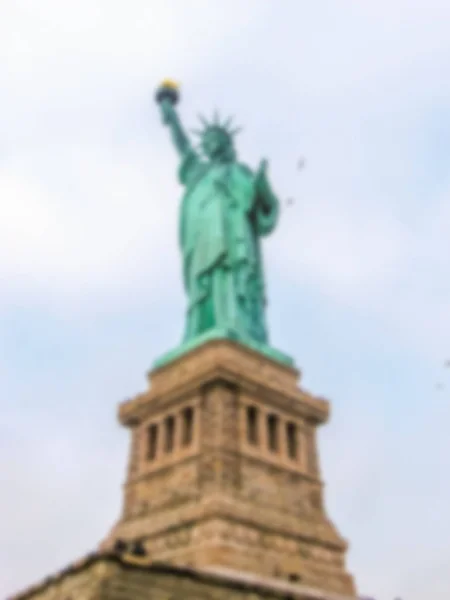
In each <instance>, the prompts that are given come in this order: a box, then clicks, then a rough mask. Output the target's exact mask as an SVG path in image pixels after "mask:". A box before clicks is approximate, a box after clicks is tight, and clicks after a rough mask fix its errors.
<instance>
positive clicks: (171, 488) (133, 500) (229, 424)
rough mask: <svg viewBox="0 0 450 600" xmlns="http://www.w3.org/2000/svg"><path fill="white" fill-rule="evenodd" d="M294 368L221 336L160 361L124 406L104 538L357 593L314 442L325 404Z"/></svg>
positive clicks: (170, 558)
mask: <svg viewBox="0 0 450 600" xmlns="http://www.w3.org/2000/svg"><path fill="white" fill-rule="evenodd" d="M298 378H299V373H298V371H296V370H295V369H294V368H292V367H289V366H286V365H283V364H281V363H277V362H276V361H274V360H270V359H269V358H267V357H264V356H262V355H260V354H258V353H257V352H253V351H252V350H249V349H247V348H245V347H243V346H241V345H239V344H236V343H233V342H230V341H226V340H221V341H211V342H208V343H206V344H204V345H203V346H200V347H198V348H195V349H194V350H193V351H192V352H189V353H187V354H185V355H184V356H182V357H180V358H179V359H177V360H175V361H173V362H172V363H169V364H167V365H165V366H163V367H160V368H157V369H155V370H153V372H152V373H150V375H149V383H150V385H149V390H148V391H147V392H145V393H143V394H140V395H139V396H137V397H136V398H134V399H132V400H129V401H127V402H125V403H123V404H122V405H121V406H120V408H119V419H120V421H121V423H122V424H123V425H124V426H126V427H128V428H129V429H130V431H131V452H130V460H129V467H128V474H127V479H126V483H125V491H124V505H123V514H122V516H121V518H120V520H119V522H118V523H117V524H116V526H115V527H114V528H113V530H112V531H111V533H110V535H109V537H108V538H107V540H106V541H105V542H104V544H103V545H102V546H103V548H104V549H108V548H110V547H111V546H112V544H113V543H114V541H115V540H116V539H118V538H120V539H124V540H131V539H135V538H139V539H142V540H143V542H144V545H145V547H146V549H147V551H148V554H149V556H150V558H151V560H152V561H158V562H159V561H161V562H165V563H169V564H173V565H178V566H186V567H193V568H210V567H214V568H228V569H234V570H237V571H241V572H248V573H253V574H255V575H260V576H265V577H272V578H273V577H275V578H280V579H283V580H285V581H291V582H298V583H299V584H303V585H307V586H312V587H315V588H319V589H321V590H324V591H327V592H334V593H339V594H343V595H347V596H350V597H353V596H354V595H355V588H354V583H353V579H352V577H351V576H350V575H349V574H348V573H347V571H346V568H345V554H346V550H347V544H346V542H345V541H344V540H343V539H342V538H341V537H340V535H339V534H338V532H337V531H336V529H335V527H334V526H333V524H332V523H331V522H330V520H329V519H328V518H327V515H326V512H325V508H324V503H323V484H322V481H321V477H320V470H319V464H318V457H317V447H316V429H317V426H318V425H320V424H322V423H325V422H326V420H327V418H328V414H329V405H328V402H327V401H326V400H324V399H321V398H317V397H313V396H311V395H310V394H308V393H307V392H305V391H303V390H302V389H301V388H300V387H298V385H297V380H298Z"/></svg>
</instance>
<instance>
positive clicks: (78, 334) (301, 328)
mask: <svg viewBox="0 0 450 600" xmlns="http://www.w3.org/2000/svg"><path fill="white" fill-rule="evenodd" d="M449 72H450V5H449V4H448V2H445V1H444V0H442V1H439V0H428V2H427V3H425V2H419V1H414V0H409V1H406V0H391V1H390V2H386V1H384V0H380V1H379V2H377V3H369V2H365V3H362V2H357V1H356V0H355V1H351V0H342V1H341V2H336V1H335V2H332V1H331V0H330V1H325V0H317V1H316V2H315V3H309V2H303V0H292V1H291V0H283V1H282V2H275V0H270V1H269V0H245V1H242V0H241V1H237V0H236V1H232V0H229V1H228V2H227V3H222V2H218V1H215V0H214V1H213V0H209V1H203V0H196V1H195V2H191V3H184V2H182V1H181V0H180V1H175V0H172V1H169V0H164V1H163V0H161V1H159V0H152V2H145V1H144V0H142V1H141V0H128V1H127V2H126V3H122V2H119V1H117V2H106V0H98V1H97V2H96V3H92V2H88V1H87V0H78V1H77V2H67V1H61V0H40V2H34V1H26V0H22V1H21V0H16V1H12V0H3V2H2V3H1V6H0V86H1V96H0V282H1V294H0V377H1V381H2V401H1V409H2V410H1V415H2V417H1V419H0V447H1V449H2V452H1V455H2V461H3V462H2V466H1V469H0V486H1V490H2V493H1V494H0V530H1V531H2V550H0V556H1V560H0V596H1V595H3V596H4V595H5V594H7V593H10V592H12V591H15V590H17V589H20V588H22V587H24V586H26V585H28V584H30V583H33V582H35V581H37V580H39V579H41V578H43V577H44V576H46V575H47V574H49V573H51V572H52V571H54V570H56V569H58V568H60V567H63V566H64V565H65V564H66V563H68V562H70V561H72V560H73V559H76V558H77V557H78V556H79V555H82V554H83V553H85V552H87V551H90V550H91V549H92V548H93V547H95V545H96V544H97V542H98V541H99V540H100V539H101V538H102V537H103V535H104V534H105V533H106V532H107V530H108V529H109V527H110V526H111V524H112V523H113V522H114V520H115V519H116V517H117V515H118V512H119V509H120V502H121V490H120V484H121V483H122V481H123V477H124V472H125V462H126V455H127V449H128V448H127V442H128V440H127V434H126V432H123V431H121V430H120V428H119V427H118V425H117V424H116V420H115V412H116V406H117V403H118V402H119V401H121V400H123V399H124V398H125V397H129V396H132V395H133V394H134V393H137V392H138V391H140V390H141V389H142V388H143V387H144V386H145V372H146V370H147V369H148V367H149V366H150V365H151V363H152V362H153V360H154V359H155V358H156V357H157V356H158V355H159V354H161V353H163V352H165V351H166V350H168V349H169V348H171V347H173V346H174V345H176V344H177V343H178V341H179V338H180V335H181V332H182V326H183V310H184V298H183V293H182V288H181V277H180V273H181V271H180V259H179V255H178V249H177V245H176V244H177V240H176V234H177V208H178V202H179V197H180V189H179V187H178V184H177V182H176V178H175V172H176V166H177V165H176V156H175V154H174V152H173V150H172V148H171V145H170V141H169V139H168V135H167V131H166V130H164V128H163V127H162V125H161V122H160V120H159V116H158V113H157V110H156V107H155V105H154V103H153V92H154V88H155V87H156V85H157V84H158V83H159V82H160V81H161V80H162V79H163V78H166V77H173V78H175V79H178V80H179V81H181V82H182V86H183V100H182V103H181V104H180V111H181V114H182V118H183V120H184V121H185V123H186V124H187V125H188V126H195V124H196V114H197V112H198V111H201V112H205V113H207V114H208V113H212V112H213V110H214V109H215V108H216V107H218V108H219V109H220V110H221V112H223V113H224V114H234V115H236V119H237V121H238V122H239V123H242V124H243V125H244V128H245V129H244V132H243V133H242V135H241V136H240V138H239V146H238V150H239V154H240V156H241V158H242V160H244V161H245V162H247V163H248V164H249V165H251V166H253V167H254V166H256V165H257V164H258V162H259V160H260V159H261V158H263V157H266V158H268V159H269V162H270V174H271V179H272V182H273V186H274V188H275V189H276V190H277V192H278V193H279V196H280V198H281V199H282V200H283V202H284V200H285V199H287V198H290V197H292V198H294V199H295V203H294V204H293V205H292V206H290V207H285V208H284V209H283V212H282V216H281V220H280V225H279V228H278V230H277V231H276V233H274V235H273V236H272V237H271V238H270V239H268V240H267V242H266V243H265V246H264V253H265V262H266V266H267V279H268V294H269V302H270V305H269V312H268V320H269V325H270V332H271V337H272V341H273V344H274V345H275V346H277V347H279V348H280V349H282V350H283V351H286V352H289V353H291V354H292V355H293V356H294V357H295V359H296V362H297V364H298V366H299V367H300V368H301V370H302V372H303V380H302V381H303V383H304V385H305V387H306V388H308V389H311V390H312V391H314V392H315V393H318V394H321V395H324V396H326V397H328V398H329V399H330V400H331V401H332V402H333V418H332V421H331V423H330V424H329V425H328V426H326V427H325V428H324V429H323V431H322V432H321V437H320V443H321V458H322V465H323V471H324V477H325V480H326V482H327V506H328V508H329V512H330V514H331V516H332V518H333V520H334V521H335V522H336V524H337V525H338V527H339V529H340V530H341V531H342V533H343V534H344V536H345V537H347V538H348V539H349V540H350V543H351V551H350V554H349V567H350V569H351V571H352V572H353V573H354V574H355V576H356V580H357V583H358V587H359V589H360V590H361V592H363V593H366V594H370V595H372V596H374V597H375V598H377V600H392V599H393V598H394V597H396V596H399V597H401V598H402V599H403V600H421V599H423V598H425V597H430V598H433V599H435V600H441V599H442V600H443V599H444V598H445V599H446V598H448V597H449V595H450V574H449V573H450V568H449V567H450V541H449V540H450V513H449V511H448V505H449V502H450V483H449V480H448V473H449V466H450V464H449V463H450V459H449V456H450V440H449V436H448V427H447V423H448V419H449V417H450V409H449V391H448V390H450V371H446V370H445V369H444V368H443V362H444V360H445V359H446V358H450V355H449V353H450V348H449V337H450V316H449V315H450V313H449V310H448V306H449V303H450V283H449V277H448V273H449V271H450V247H449V246H450V241H449V240H450V194H449V192H450V169H449V164H450V111H449V108H448V107H449V100H450V79H449V77H448V73H449ZM302 156H305V157H306V160H307V164H306V168H305V170H304V171H301V172H300V171H298V169H297V167H296V165H297V162H298V159H299V158H300V157H302ZM439 381H442V382H444V383H447V384H448V385H447V390H446V389H445V388H444V389H443V390H441V391H437V390H436V389H435V384H436V383H437V382H439Z"/></svg>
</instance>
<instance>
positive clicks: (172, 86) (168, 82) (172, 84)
mask: <svg viewBox="0 0 450 600" xmlns="http://www.w3.org/2000/svg"><path fill="white" fill-rule="evenodd" d="M161 87H164V88H170V89H171V90H178V88H179V87H180V86H179V85H178V83H177V82H176V81H173V80H172V79H164V81H163V82H162V83H161Z"/></svg>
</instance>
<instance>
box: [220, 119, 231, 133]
mask: <svg viewBox="0 0 450 600" xmlns="http://www.w3.org/2000/svg"><path fill="white" fill-rule="evenodd" d="M233 119H234V117H228V119H227V120H226V121H225V122H224V124H223V125H222V127H223V128H224V129H226V130H227V131H230V126H231V124H232V122H233Z"/></svg>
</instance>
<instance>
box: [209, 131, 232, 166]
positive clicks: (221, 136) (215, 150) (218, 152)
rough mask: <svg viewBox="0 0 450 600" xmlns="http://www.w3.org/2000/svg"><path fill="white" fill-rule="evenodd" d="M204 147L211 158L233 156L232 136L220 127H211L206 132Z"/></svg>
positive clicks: (228, 157)
mask: <svg viewBox="0 0 450 600" xmlns="http://www.w3.org/2000/svg"><path fill="white" fill-rule="evenodd" d="M202 148H203V152H204V153H205V155H206V156H207V157H208V158H209V159H210V160H218V159H230V158H232V156H233V145H232V143H231V138H230V136H229V135H228V133H227V132H226V131H223V130H222V129H219V128H211V129H209V130H207V131H206V132H205V133H204V135H203V139H202Z"/></svg>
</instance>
